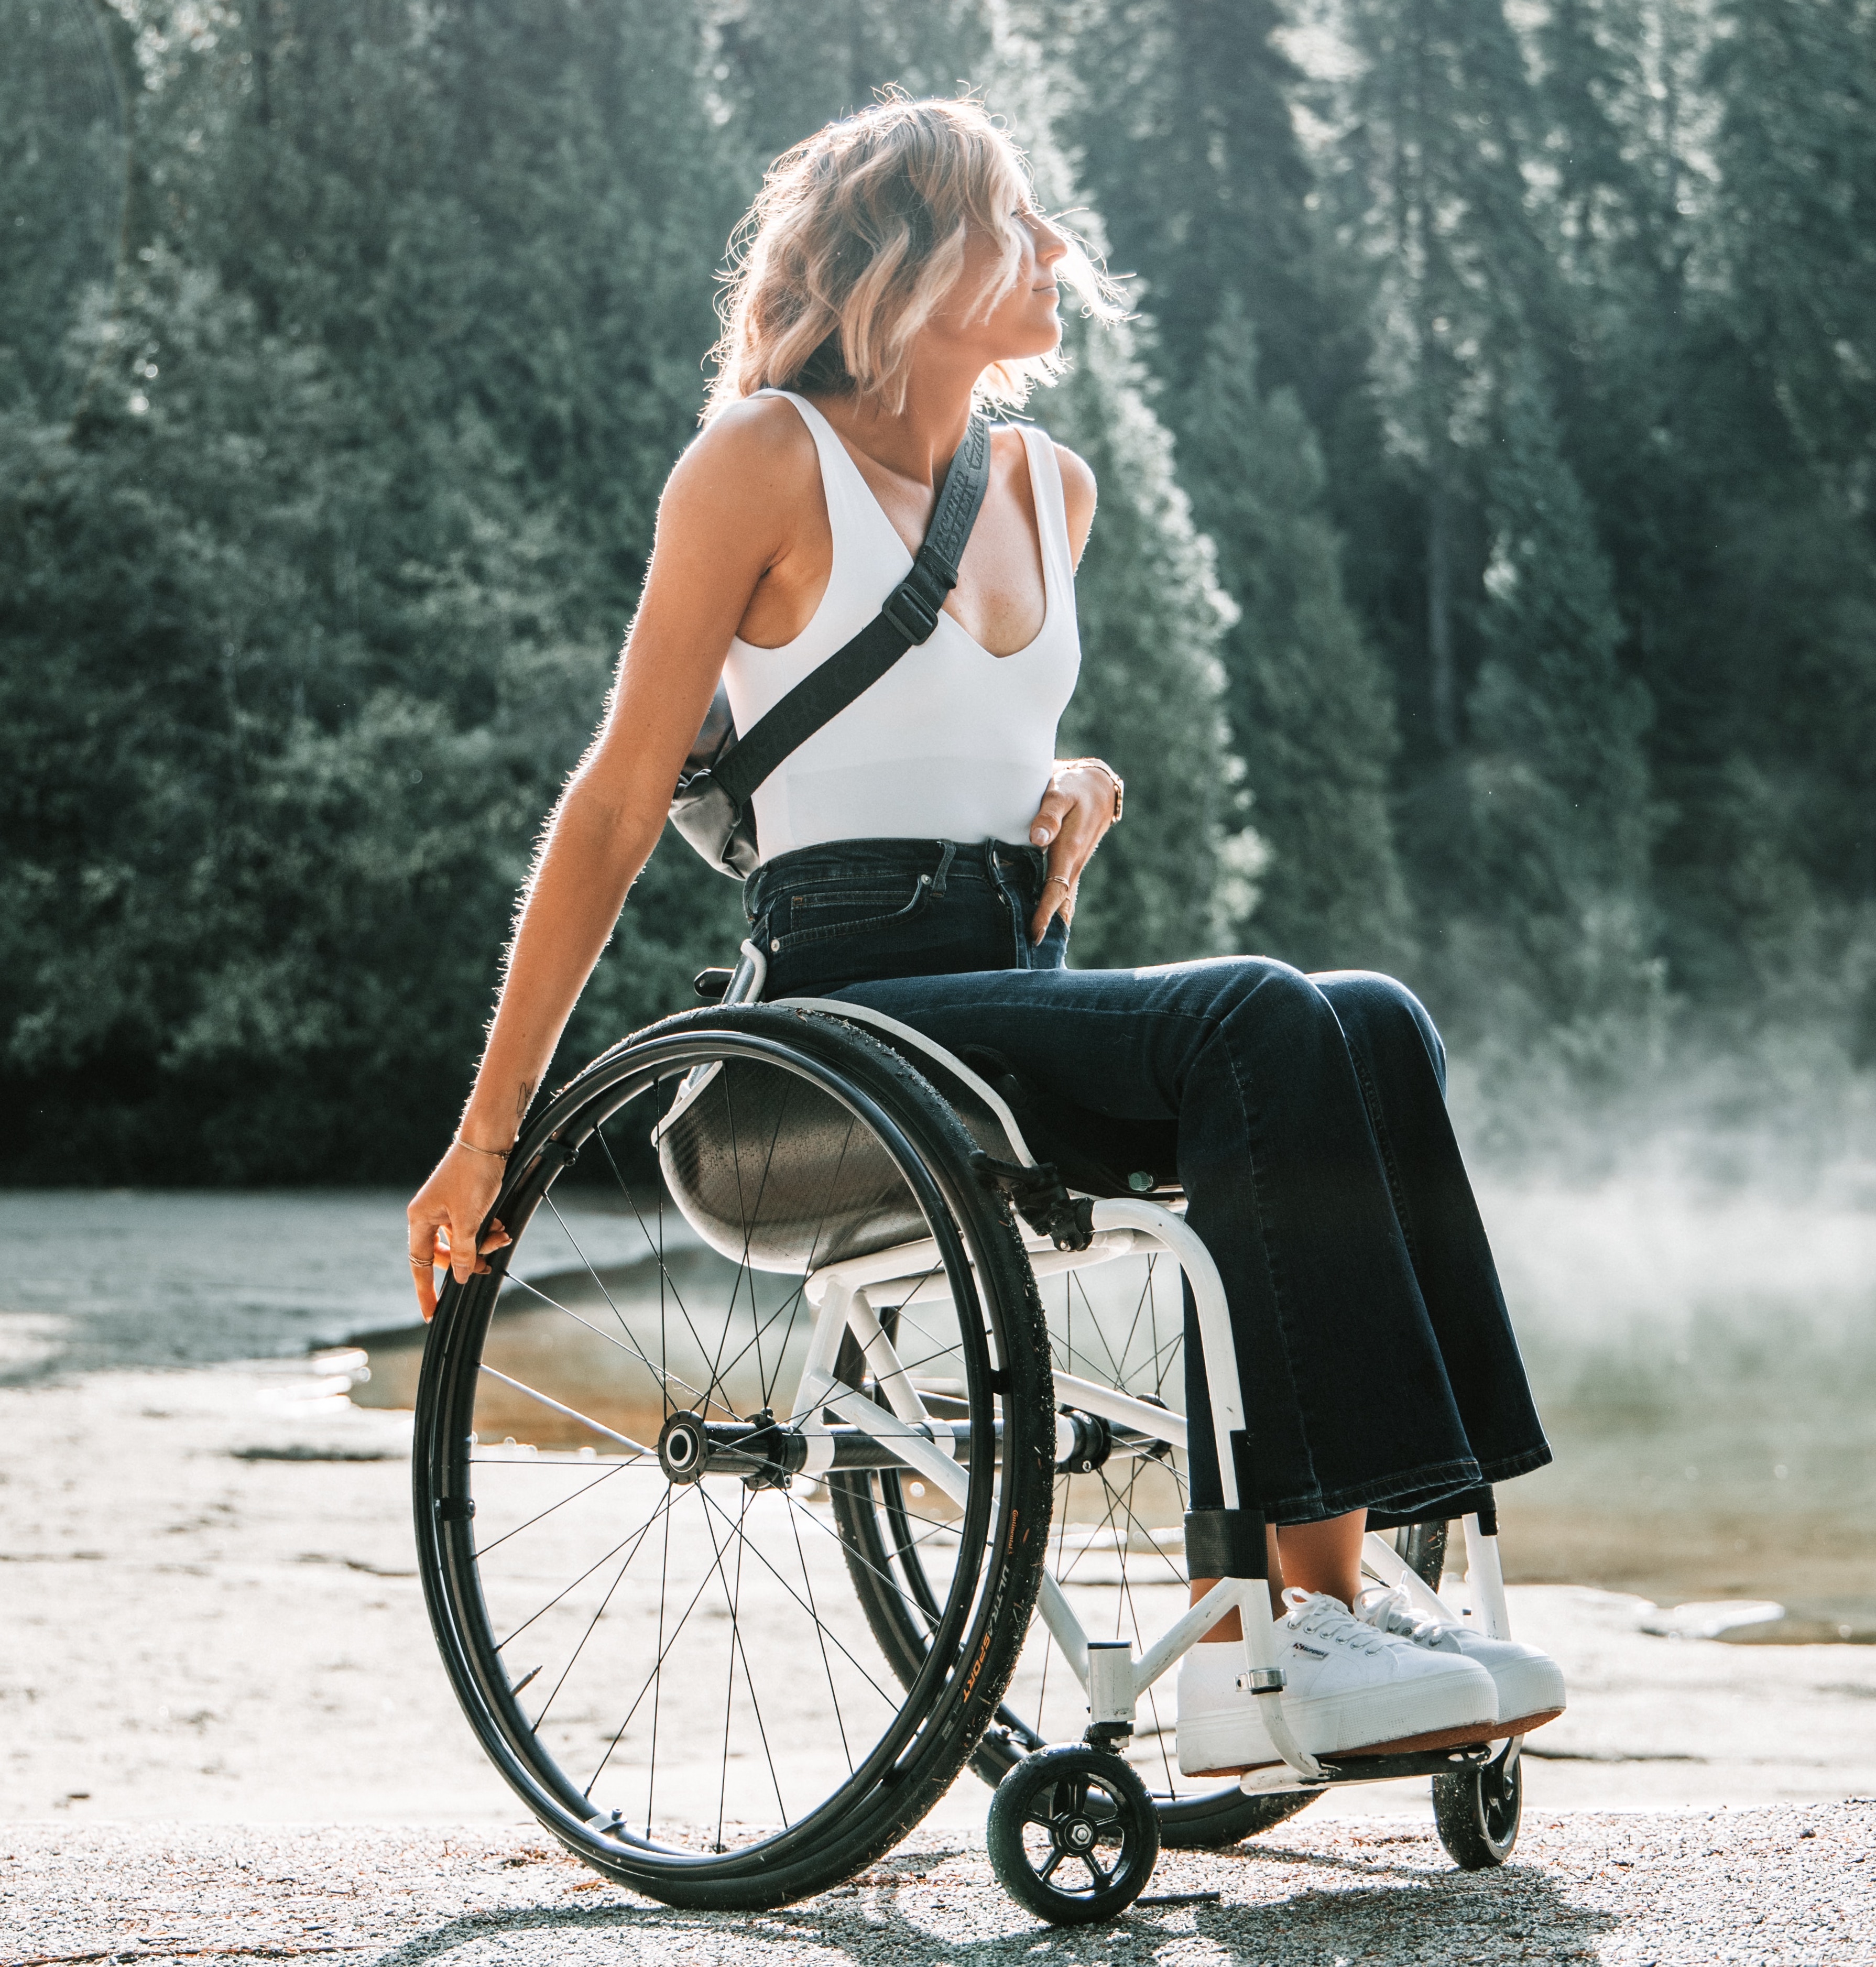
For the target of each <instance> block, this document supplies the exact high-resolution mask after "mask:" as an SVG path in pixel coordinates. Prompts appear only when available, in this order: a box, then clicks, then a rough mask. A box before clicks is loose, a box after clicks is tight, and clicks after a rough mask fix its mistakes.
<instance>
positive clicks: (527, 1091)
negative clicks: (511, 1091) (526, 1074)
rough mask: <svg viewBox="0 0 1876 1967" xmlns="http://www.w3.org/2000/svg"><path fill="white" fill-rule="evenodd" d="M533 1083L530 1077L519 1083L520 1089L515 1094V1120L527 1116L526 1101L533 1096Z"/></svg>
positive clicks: (523, 1118)
mask: <svg viewBox="0 0 1876 1967" xmlns="http://www.w3.org/2000/svg"><path fill="white" fill-rule="evenodd" d="M535 1083H536V1082H535V1081H534V1080H531V1079H524V1080H522V1081H521V1090H520V1091H519V1092H518V1093H516V1094H515V1119H517V1120H525V1119H527V1117H528V1101H529V1100H531V1099H533V1097H534V1086H535Z"/></svg>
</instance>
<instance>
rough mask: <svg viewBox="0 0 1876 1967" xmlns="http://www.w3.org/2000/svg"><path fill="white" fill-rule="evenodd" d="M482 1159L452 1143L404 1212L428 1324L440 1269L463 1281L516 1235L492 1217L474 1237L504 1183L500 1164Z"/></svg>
mask: <svg viewBox="0 0 1876 1967" xmlns="http://www.w3.org/2000/svg"><path fill="white" fill-rule="evenodd" d="M484 1159H485V1158H484V1157H483V1156H479V1155H472V1154H470V1153H468V1152H466V1151H464V1150H463V1149H462V1148H457V1147H451V1148H450V1149H449V1150H448V1151H447V1152H446V1153H445V1154H444V1157H443V1158H442V1160H441V1161H438V1164H436V1167H435V1168H434V1170H433V1171H432V1172H431V1177H430V1179H429V1180H428V1181H426V1182H425V1184H424V1185H423V1187H421V1188H420V1189H419V1190H418V1191H417V1193H416V1194H415V1197H413V1198H412V1201H411V1205H410V1206H409V1208H408V1209H407V1210H405V1212H404V1213H405V1221H406V1222H407V1223H408V1225H409V1235H408V1255H409V1258H410V1268H411V1281H412V1283H413V1284H415V1286H416V1287H417V1306H418V1310H420V1311H421V1313H423V1315H424V1323H425V1324H426V1325H428V1323H429V1322H430V1320H431V1319H432V1318H433V1317H434V1316H435V1315H436V1309H437V1272H438V1271H440V1270H447V1271H450V1273H451V1274H452V1275H453V1276H454V1277H455V1279H456V1281H457V1283H458V1284H467V1283H468V1281H469V1280H470V1277H486V1275H487V1274H488V1271H489V1265H488V1262H487V1259H488V1258H489V1255H491V1253H492V1252H495V1251H496V1250H499V1249H501V1248H503V1247H504V1246H505V1245H507V1244H508V1243H509V1242H510V1241H511V1240H512V1239H511V1238H510V1237H509V1233H508V1232H507V1231H506V1230H505V1229H503V1228H502V1225H501V1224H500V1223H496V1222H490V1223H489V1227H488V1230H487V1232H486V1234H485V1235H483V1238H482V1240H481V1241H480V1242H479V1243H478V1242H477V1241H476V1231H477V1230H478V1229H480V1227H481V1226H482V1224H483V1221H484V1220H485V1219H486V1217H487V1216H488V1214H489V1210H490V1209H491V1208H492V1206H494V1203H495V1198H496V1196H497V1195H498V1194H499V1193H500V1191H501V1187H502V1169H501V1168H500V1166H499V1164H497V1163H496V1162H494V1161H489V1162H488V1163H487V1165H486V1167H478V1166H476V1162H477V1161H482V1160H484ZM472 1252H473V1255H472V1254H471V1253H472Z"/></svg>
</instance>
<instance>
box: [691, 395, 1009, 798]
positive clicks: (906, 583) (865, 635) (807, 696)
mask: <svg viewBox="0 0 1876 1967" xmlns="http://www.w3.org/2000/svg"><path fill="white" fill-rule="evenodd" d="M989 488H990V425H989V424H988V423H987V422H985V420H984V419H983V418H982V417H981V416H979V415H977V414H976V413H975V412H973V414H972V416H971V418H970V424H969V425H968V426H967V428H966V430H965V431H964V442H963V443H962V444H960V445H959V446H958V447H957V455H956V456H955V457H953V458H952V460H951V465H950V468H949V469H948V470H947V471H946V473H945V474H944V486H943V487H942V489H941V490H940V492H939V493H938V503H937V505H936V506H935V509H933V512H932V523H931V525H930V526H929V527H928V528H927V529H926V531H925V544H923V545H922V547H919V551H918V554H917V557H915V559H914V560H913V561H912V571H911V572H910V573H908V574H907V575H906V577H905V579H904V580H902V581H901V582H900V583H899V585H898V586H896V588H894V589H893V591H892V593H890V594H889V595H888V596H886V599H885V601H884V602H883V603H882V604H881V606H880V612H879V613H878V614H877V615H875V616H874V617H873V619H872V620H871V621H870V622H868V623H867V625H866V626H865V627H864V628H862V629H861V631H860V632H859V634H858V635H856V636H854V638H853V639H852V641H850V642H848V643H846V644H844V645H843V646H842V647H841V648H838V649H836V650H835V652H834V653H833V654H832V655H831V656H829V657H828V658H827V660H826V661H825V662H823V663H822V664H820V665H819V667H817V668H815V670H813V671H812V673H810V674H809V675H808V676H806V677H802V680H801V681H800V682H799V683H796V686H795V687H794V688H793V690H790V691H789V693H788V694H787V695H786V696H784V697H783V699H781V701H780V702H778V703H777V704H775V705H774V706H772V707H771V709H770V710H769V712H768V713H767V715H765V716H764V717H761V718H759V719H757V722H756V724H755V727H754V729H752V730H751V731H749V732H746V733H744V735H742V736H741V737H740V738H738V740H737V741H736V742H735V744H734V745H732V746H731V748H729V749H728V751H725V752H724V753H722V754H721V755H720V756H719V757H717V758H716V759H715V760H714V761H712V764H711V766H710V776H711V777H712V779H713V780H715V783H717V784H718V786H721V787H722V790H724V791H725V792H726V793H728V794H729V795H730V796H731V798H732V799H734V800H735V802H736V803H737V804H738V806H743V805H744V804H746V803H747V801H748V799H749V796H750V795H751V793H754V790H756V788H757V786H760V784H761V783H763V781H764V780H765V779H767V777H768V776H769V775H770V773H772V772H773V770H775V768H776V767H777V766H778V765H780V764H781V763H782V761H783V759H785V758H786V757H788V755H789V753H791V752H793V751H797V750H799V748H800V747H801V746H802V745H803V744H806V742H807V741H808V740H809V738H812V736H813V735H814V734H815V732H817V731H819V729H820V728H821V727H822V725H824V724H826V723H828V722H831V720H832V719H835V718H836V717H838V715H840V713H841V712H842V711H843V710H844V709H846V708H847V706H848V705H849V704H850V703H852V702H854V701H855V700H856V699H857V698H859V697H860V696H863V695H864V693H866V692H867V690H870V689H871V688H872V686H873V684H875V683H877V682H878V681H879V680H880V677H883V676H884V675H885V673H886V671H887V670H890V668H891V667H893V664H895V663H896V662H897V661H899V657H901V656H902V655H903V654H905V653H906V651H907V650H908V649H909V648H913V647H915V645H916V644H919V643H922V642H925V641H929V640H930V639H931V638H932V634H933V632H934V631H935V629H936V628H937V627H938V615H939V612H940V611H941V609H943V607H944V599H945V596H947V595H948V594H949V593H951V589H953V588H954V587H955V586H957V570H958V566H959V564H960V563H961V561H962V560H963V559H964V547H965V545H966V544H967V541H969V540H970V531H971V528H972V527H974V525H976V524H977V514H978V512H980V510H981V509H982V507H983V495H984V493H986V491H987V490H988V489H989Z"/></svg>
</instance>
